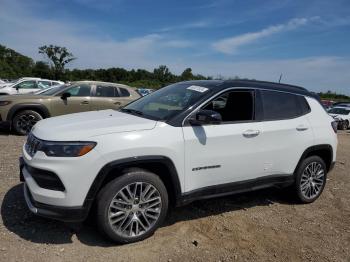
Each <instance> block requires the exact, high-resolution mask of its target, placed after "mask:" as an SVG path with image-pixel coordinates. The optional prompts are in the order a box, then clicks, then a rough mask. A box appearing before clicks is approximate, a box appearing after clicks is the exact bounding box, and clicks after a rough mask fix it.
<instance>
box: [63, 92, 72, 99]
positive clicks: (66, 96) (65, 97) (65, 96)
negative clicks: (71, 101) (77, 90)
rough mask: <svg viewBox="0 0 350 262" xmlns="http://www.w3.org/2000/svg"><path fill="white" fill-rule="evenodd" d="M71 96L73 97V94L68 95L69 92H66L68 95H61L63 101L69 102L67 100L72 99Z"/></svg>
mask: <svg viewBox="0 0 350 262" xmlns="http://www.w3.org/2000/svg"><path fill="white" fill-rule="evenodd" d="M70 96H71V94H70V93H68V92H66V93H63V94H62V95H61V99H62V100H67V98H68V97H70Z"/></svg>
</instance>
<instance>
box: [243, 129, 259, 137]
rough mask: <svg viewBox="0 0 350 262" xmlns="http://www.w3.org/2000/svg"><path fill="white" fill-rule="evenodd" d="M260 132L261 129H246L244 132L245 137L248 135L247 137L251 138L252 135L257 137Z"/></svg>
mask: <svg viewBox="0 0 350 262" xmlns="http://www.w3.org/2000/svg"><path fill="white" fill-rule="evenodd" d="M259 134H260V131H259V130H251V129H249V130H246V131H244V132H243V136H244V137H247V138H251V137H256V136H258V135H259Z"/></svg>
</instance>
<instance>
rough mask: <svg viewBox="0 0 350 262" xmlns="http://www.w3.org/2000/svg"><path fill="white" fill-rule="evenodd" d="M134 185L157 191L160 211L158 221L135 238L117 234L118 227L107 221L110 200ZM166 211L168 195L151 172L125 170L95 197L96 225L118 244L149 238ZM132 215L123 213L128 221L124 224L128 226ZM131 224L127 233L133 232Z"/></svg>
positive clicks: (161, 221)
mask: <svg viewBox="0 0 350 262" xmlns="http://www.w3.org/2000/svg"><path fill="white" fill-rule="evenodd" d="M134 183H145V185H148V184H149V185H151V186H153V187H154V188H155V189H156V190H157V194H158V193H159V194H158V196H160V199H161V207H160V208H159V209H158V211H159V210H160V211H159V217H158V219H157V220H155V221H154V222H153V224H152V226H150V227H149V230H148V231H145V232H144V233H142V234H141V235H137V236H125V235H123V234H122V232H117V231H118V229H117V227H118V226H116V227H114V226H112V225H111V223H110V220H109V215H110V210H111V209H110V208H111V207H110V205H111V203H112V200H115V197H116V196H117V195H118V194H119V192H120V191H121V190H124V189H125V187H127V186H128V185H132V184H134ZM141 190H142V187H141ZM123 192H125V191H123ZM140 203H141V202H140ZM130 210H131V209H129V210H128V212H130ZM167 210H168V193H167V190H166V187H165V186H164V184H163V182H162V181H161V179H160V178H159V177H158V176H157V175H155V174H153V173H151V172H148V171H146V170H143V169H135V168H132V169H128V170H125V172H124V174H123V175H122V176H120V177H118V178H116V179H114V180H112V181H111V182H109V183H108V184H106V185H105V186H104V187H103V188H102V189H101V191H100V192H99V194H98V197H97V224H98V227H99V229H100V231H101V232H102V233H103V234H104V235H106V236H107V237H108V238H109V239H111V240H112V241H114V242H117V243H120V244H125V243H133V242H137V241H140V240H143V239H145V238H148V237H149V236H151V235H152V234H153V233H154V231H155V230H156V229H157V228H158V227H159V226H160V225H161V224H162V223H163V221H164V219H165V217H166V215H167ZM134 212H135V213H134V215H136V212H137V213H139V214H141V212H138V211H134ZM132 214H133V213H132V212H131V215H130V214H128V215H126V212H125V214H124V215H123V216H125V217H127V219H128V220H126V224H128V221H131V220H132V219H131V217H132V216H133V215H132ZM138 218H141V219H143V218H144V216H141V215H140V216H139V217H138ZM129 219H130V220H129ZM122 220H123V219H122ZM138 221H140V220H138ZM147 222H148V221H147ZM123 223H124V220H123V222H122V224H121V225H120V226H119V228H120V227H121V228H123V227H124V225H123ZM133 223H134V222H131V229H130V230H129V232H131V231H132V230H133ZM143 224H145V223H143Z"/></svg>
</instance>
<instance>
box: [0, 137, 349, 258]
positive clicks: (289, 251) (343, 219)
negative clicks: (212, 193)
mask: <svg viewBox="0 0 350 262" xmlns="http://www.w3.org/2000/svg"><path fill="white" fill-rule="evenodd" d="M338 137H339V148H338V162H337V164H336V167H335V169H334V171H333V172H332V173H331V174H330V175H329V177H328V181H327V185H326V189H325V191H324V193H323V195H322V196H321V198H320V199H319V200H318V201H316V202H315V203H313V204H310V205H297V204H295V203H294V202H293V200H292V198H290V197H289V196H288V195H286V194H283V193H284V192H283V190H276V189H269V190H264V191H259V192H254V193H249V194H242V195H236V196H230V197H225V198H220V199H213V200H206V201H199V202H195V203H193V204H191V205H189V206H186V207H183V208H178V209H176V210H174V211H173V212H172V213H171V214H170V216H169V218H168V220H167V223H166V225H164V226H163V227H162V228H160V229H159V230H158V231H157V232H156V233H155V234H154V236H152V237H151V238H149V239H147V240H145V241H143V242H140V243H136V244H131V245H124V246H115V245H113V244H112V243H110V242H107V241H106V240H105V239H104V238H103V237H101V236H100V235H99V233H98V232H97V230H96V229H95V226H94V224H93V223H92V222H90V223H88V224H86V225H84V226H83V227H82V228H80V229H78V228H75V229H71V227H68V226H67V225H66V224H64V223H61V222H56V221H50V220H46V219H43V218H39V217H35V216H34V215H32V214H31V213H30V212H29V211H28V209H27V208H26V206H25V203H24V199H23V194H22V185H21V184H20V183H19V181H18V172H19V170H18V166H17V163H18V161H17V159H18V156H19V155H20V150H21V146H22V144H23V142H24V138H23V137H17V136H13V135H8V134H6V133H4V132H3V133H0V156H1V157H0V200H1V222H0V261H51V262H54V261H93V260H105V261H106V260H107V261H109V260H113V261H251V260H259V261H262V260H264V261H301V260H306V261H350V200H349V199H350V197H349V193H350V171H349V170H350V132H347V133H345V132H342V133H340V134H339V136H338Z"/></svg>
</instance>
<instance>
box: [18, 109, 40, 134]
mask: <svg viewBox="0 0 350 262" xmlns="http://www.w3.org/2000/svg"><path fill="white" fill-rule="evenodd" d="M42 119H43V117H42V116H41V115H40V114H39V113H38V112H36V111H33V110H23V111H20V112H18V113H16V115H15V116H14V118H13V119H12V128H13V130H14V132H15V133H16V134H17V135H21V136H25V135H27V134H28V133H29V132H30V130H31V129H32V127H33V126H34V125H35V124H36V123H37V122H38V121H40V120H42Z"/></svg>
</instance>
